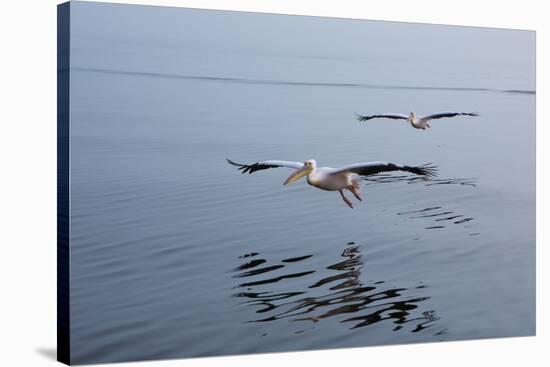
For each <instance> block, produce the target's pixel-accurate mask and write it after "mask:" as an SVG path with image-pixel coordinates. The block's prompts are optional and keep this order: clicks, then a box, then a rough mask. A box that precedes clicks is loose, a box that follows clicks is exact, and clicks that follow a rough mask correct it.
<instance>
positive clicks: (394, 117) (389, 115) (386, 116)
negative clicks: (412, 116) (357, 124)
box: [355, 113, 409, 121]
mask: <svg viewBox="0 0 550 367" xmlns="http://www.w3.org/2000/svg"><path fill="white" fill-rule="evenodd" d="M355 115H356V116H357V120H359V121H368V120H371V119H378V118H384V119H392V120H407V119H408V118H409V116H407V115H403V114H401V113H382V114H380V115H369V116H363V115H360V114H358V113H356V114H355Z"/></svg>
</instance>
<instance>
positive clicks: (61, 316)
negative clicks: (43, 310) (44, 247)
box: [57, 2, 71, 365]
mask: <svg viewBox="0 0 550 367" xmlns="http://www.w3.org/2000/svg"><path fill="white" fill-rule="evenodd" d="M69 65H70V2H65V3H62V4H59V5H58V6H57V360H58V361H59V362H61V363H65V364H67V365H69V364H70V361H71V343H70V320H71V318H70V241H69V229H70V228H69V226H70V201H69V199H70V191H69V190H70V189H69V184H70V177H69V175H70V162H69V158H70V141H69V129H70V126H69V99H70V95H69V86H70V74H69Z"/></svg>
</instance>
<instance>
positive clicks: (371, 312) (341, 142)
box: [71, 3, 535, 363]
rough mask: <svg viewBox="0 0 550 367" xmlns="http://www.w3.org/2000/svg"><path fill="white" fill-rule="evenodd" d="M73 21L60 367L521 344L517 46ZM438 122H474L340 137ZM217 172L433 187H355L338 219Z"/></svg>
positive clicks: (476, 34)
mask: <svg viewBox="0 0 550 367" xmlns="http://www.w3.org/2000/svg"><path fill="white" fill-rule="evenodd" d="M71 16H72V17H73V18H72V23H71V26H72V28H71V32H72V33H71V42H72V50H71V170H72V171H71V172H72V176H71V180H72V181H71V200H72V206H71V316H72V323H71V338H72V339H71V347H72V358H73V361H74V362H75V363H95V362H107V361H123V360H140V359H156V358H175V357H197V356H211V355H222V354H240V353H257V352H273V351H291V350H304V349H324V348H336V347H355V346H369V345H382V344H398V343H415V342H432V341H433V342H435V341H451V340H462V339H471V338H490V337H507V336H523V335H533V334H534V333H535V94H534V34H532V33H530V32H524V31H507V30H492V29H475V28H457V27H443V26H427V25H412V24H404V23H384V22H362V21H352V20H338V19H323V18H302V17H288V16H271V15H250V14H242V13H227V12H208V11H192V10H183V9H177V10H176V9H170V8H153V7H128V6H121V5H112V4H102V5H100V4H86V3H73V9H72V13H71ZM509 48H512V49H514V50H515V52H512V53H511V55H510V53H508V52H507V50H508V49H509ZM505 55H506V56H507V57H505ZM441 110H443V111H445V110H458V111H476V112H479V113H480V116H479V117H477V118H455V119H448V120H438V121H434V122H433V123H432V129H430V130H427V131H419V130H415V129H412V128H410V126H408V125H407V124H406V123H404V122H395V121H391V120H387V121H384V120H380V121H373V122H372V123H368V124H360V123H358V122H357V121H356V120H355V118H354V112H359V113H377V112H400V113H408V112H409V111H416V112H417V113H420V114H422V113H429V112H436V111H441ZM225 158H231V159H234V160H236V161H238V162H245V163H251V162H255V161H257V160H263V159H282V160H296V161H303V160H306V159H310V158H314V159H316V160H317V161H318V163H319V164H320V165H328V166H332V167H337V166H339V165H344V164H348V163H352V162H361V161H369V160H383V161H390V162H395V163H403V164H408V165H418V164H424V163H428V162H433V163H434V164H435V165H437V166H438V167H439V175H438V178H437V179H436V180H434V181H425V180H419V179H414V178H412V177H410V176H405V175H401V174H398V173H397V174H392V175H384V176H377V177H373V178H372V179H370V180H367V181H366V182H365V185H364V188H363V190H364V196H365V200H364V201H363V202H362V203H357V205H356V207H355V209H353V210H351V209H349V208H348V207H347V206H345V205H344V203H343V202H342V201H341V199H340V198H339V196H338V194H337V193H330V192H324V191H321V190H317V189H315V188H312V187H310V186H308V185H307V184H306V182H305V181H300V182H298V183H295V184H292V185H290V186H288V187H286V186H285V187H283V186H282V182H283V181H284V179H285V178H286V177H287V176H288V175H289V174H290V172H289V171H288V170H286V169H283V168H281V169H276V170H268V171H263V172H258V173H255V174H253V175H241V174H240V173H239V172H237V171H236V170H235V167H231V166H229V165H228V164H227V163H226V162H225Z"/></svg>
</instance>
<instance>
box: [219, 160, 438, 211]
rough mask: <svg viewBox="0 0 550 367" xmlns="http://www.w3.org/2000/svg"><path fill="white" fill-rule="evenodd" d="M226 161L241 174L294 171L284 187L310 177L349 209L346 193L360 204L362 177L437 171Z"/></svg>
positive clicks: (430, 174) (385, 165) (384, 165)
mask: <svg viewBox="0 0 550 367" xmlns="http://www.w3.org/2000/svg"><path fill="white" fill-rule="evenodd" d="M227 162H228V163H229V164H232V165H234V166H237V167H239V170H241V171H242V173H247V172H248V173H249V174H250V173H253V172H256V171H260V170H264V169H269V168H277V167H288V168H294V169H296V171H294V173H292V174H291V175H290V176H289V177H288V178H287V179H286V180H285V182H284V183H283V185H286V184H289V183H292V182H294V181H297V180H299V179H300V178H302V177H304V176H307V183H308V184H310V185H311V186H315V187H317V188H319V189H321V190H326V191H338V192H339V193H340V195H341V196H342V200H344V202H345V203H346V204H347V205H348V206H349V207H350V208H353V204H352V203H351V201H350V200H349V199H348V198H347V197H346V196H345V195H344V192H343V190H349V191H350V192H351V193H352V194H353V195H354V196H355V197H356V198H357V200H359V201H361V200H362V198H361V191H360V182H361V178H360V177H359V176H369V175H374V174H377V173H380V172H388V171H405V172H411V173H414V174H417V175H423V176H426V177H428V178H431V177H434V176H435V174H436V172H437V169H436V167H434V166H429V165H423V166H417V167H412V166H403V165H399V164H394V163H386V162H366V163H352V164H350V165H347V166H344V167H340V168H330V167H317V162H316V161H315V160H314V159H310V160H307V161H305V162H304V163H300V162H289V161H262V162H256V163H252V164H240V163H235V162H233V161H232V160H230V159H227Z"/></svg>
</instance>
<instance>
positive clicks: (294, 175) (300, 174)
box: [283, 165, 309, 185]
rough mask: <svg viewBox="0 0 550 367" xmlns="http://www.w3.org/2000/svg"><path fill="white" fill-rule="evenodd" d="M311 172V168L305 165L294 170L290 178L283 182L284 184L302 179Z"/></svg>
mask: <svg viewBox="0 0 550 367" xmlns="http://www.w3.org/2000/svg"><path fill="white" fill-rule="evenodd" d="M308 173H309V170H308V169H307V167H306V166H305V165H304V166H303V167H302V168H298V169H297V170H296V171H294V172H293V173H292V174H291V175H290V176H288V178H287V179H286V180H285V182H283V185H288V184H290V183H293V182H296V181H298V180H299V179H301V178H302V177H304V176H307V174H308Z"/></svg>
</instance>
